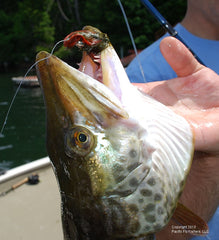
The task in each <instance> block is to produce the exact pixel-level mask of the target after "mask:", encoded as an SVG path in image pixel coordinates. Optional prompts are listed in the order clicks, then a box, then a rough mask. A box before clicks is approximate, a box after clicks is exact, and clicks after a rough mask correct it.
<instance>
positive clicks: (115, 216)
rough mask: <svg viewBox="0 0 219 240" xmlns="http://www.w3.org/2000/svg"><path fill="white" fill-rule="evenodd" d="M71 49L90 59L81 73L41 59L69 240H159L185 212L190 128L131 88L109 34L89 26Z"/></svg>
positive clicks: (74, 37)
mask: <svg viewBox="0 0 219 240" xmlns="http://www.w3.org/2000/svg"><path fill="white" fill-rule="evenodd" d="M64 46H66V47H70V48H71V47H73V46H76V47H78V48H79V49H81V50H82V51H83V56H82V62H81V63H80V66H79V69H75V68H73V67H71V66H70V65H68V64H67V63H65V62H64V61H62V60H61V59H59V58H57V57H55V56H53V55H52V56H51V55H50V54H49V53H47V52H44V51H42V52H39V53H38V54H37V57H36V61H37V65H36V69H37V76H38V79H39V81H40V85H41V88H42V92H43V96H44V102H45V106H46V121H47V124H46V126H47V127H46V128H47V129H46V131H47V143H46V144H47V151H48V155H49V157H50V159H51V162H52V166H53V170H54V173H55V176H56V178H57V182H58V186H59V191H60V196H61V211H62V223H63V232H64V239H65V240H70V239H71V240H72V239H74V240H84V239H86V240H89V239H91V240H93V239H95V240H97V239H103V240H116V239H118V240H119V239H126V240H132V239H133V240H134V239H135V240H143V239H144V240H148V239H153V237H154V234H155V233H156V232H158V231H160V230H161V229H163V228H164V227H165V226H166V225H167V224H168V222H169V221H170V219H171V217H172V216H173V214H174V211H175V209H176V208H177V206H178V200H179V197H180V195H181V193H182V191H183V188H184V185H185V181H186V178H187V175H188V173H189V170H190V167H191V163H192V158H193V152H194V136H193V132H192V130H191V126H190V124H189V123H188V122H187V121H186V120H185V119H184V118H183V117H182V116H180V115H178V114H176V113H175V112H174V111H173V110H171V109H170V108H168V107H166V106H165V105H163V104H161V103H160V102H158V101H156V100H155V99H153V98H152V97H150V96H148V95H146V94H144V93H142V92H141V91H139V90H138V89H137V88H136V87H134V86H133V85H132V84H131V83H130V81H129V79H128V77H127V75H126V72H125V70H124V68H123V66H122V64H121V61H120V59H119V57H118V55H117V54H116V51H115V50H114V48H113V46H112V45H111V43H110V41H109V38H108V36H107V34H104V33H102V32H101V31H100V30H98V29H97V28H94V27H91V26H86V27H84V28H83V29H82V30H80V31H75V32H73V33H71V34H69V35H68V36H67V37H66V38H65V40H64Z"/></svg>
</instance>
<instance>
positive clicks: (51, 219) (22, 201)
mask: <svg viewBox="0 0 219 240" xmlns="http://www.w3.org/2000/svg"><path fill="white" fill-rule="evenodd" d="M33 174H35V175H34V176H36V174H38V176H39V183H37V184H33V185H31V184H27V183H24V182H26V181H25V179H27V178H28V176H31V175H33ZM23 183H24V184H23ZM60 203H61V201H60V196H59V190H58V185H57V182H56V178H55V175H54V173H53V169H52V165H51V163H50V160H49V158H48V157H45V158H42V159H39V160H36V161H33V162H31V163H27V164H24V165H22V166H19V167H16V168H14V169H11V170H8V171H6V172H5V173H4V174H3V175H1V176H0V213H1V218H0V226H1V237H0V238H1V240H14V239H22V240H30V239H31V240H39V239H46V240H60V239H63V233H62V222H61V210H60Z"/></svg>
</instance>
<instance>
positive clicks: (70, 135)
mask: <svg viewBox="0 0 219 240" xmlns="http://www.w3.org/2000/svg"><path fill="white" fill-rule="evenodd" d="M93 145H94V137H93V134H92V132H91V131H89V130H88V129H87V128H84V127H81V126H76V127H74V128H71V129H69V130H68V131H67V133H66V136H65V149H66V154H67V155H68V156H70V157H72V156H73V155H75V153H76V154H79V155H82V156H84V155H86V154H88V153H89V152H90V151H91V149H92V147H93Z"/></svg>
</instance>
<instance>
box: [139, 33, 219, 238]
mask: <svg viewBox="0 0 219 240" xmlns="http://www.w3.org/2000/svg"><path fill="white" fill-rule="evenodd" d="M160 49H161V52H162V54H163V56H164V57H165V59H166V60H167V62H168V63H169V64H170V65H171V67H172V68H173V70H174V71H175V72H176V74H177V76H178V77H177V78H175V79H172V80H168V81H162V82H152V83H146V84H135V86H137V87H138V88H139V89H140V90H142V91H144V92H146V93H147V94H149V95H151V96H152V97H153V98H155V99H157V100H158V101H160V102H162V103H163V104H165V105H166V106H168V107H170V108H172V109H173V111H175V112H176V113H178V114H179V115H182V116H183V117H185V118H186V119H187V121H188V122H189V123H190V125H191V127H192V129H193V132H194V136H195V154H194V159H193V163H192V167H191V171H190V173H189V176H188V178H187V182H186V186H185V189H184V191H183V194H182V196H181V198H180V202H181V203H183V204H184V205H185V206H186V207H188V208H190V209H191V210H192V211H193V212H194V213H196V214H197V215H198V216H200V217H201V218H203V219H204V220H205V221H208V220H209V219H210V218H211V217H212V215H213V214H214V212H215V210H216V208H217V207H218V203H219V76H218V75H217V74H216V73H215V72H214V71H212V70H210V69H209V68H206V67H204V66H203V65H201V64H200V63H198V62H197V60H196V59H195V58H194V57H193V56H192V54H191V53H190V52H189V51H188V49H187V48H186V47H185V46H184V45H183V44H182V43H180V42H179V41H178V40H176V39H175V38H173V37H167V38H165V39H163V40H162V42H161V44H160ZM172 225H177V224H176V223H175V222H174V220H171V221H170V223H169V224H168V226H167V227H166V228H164V229H163V230H162V231H161V232H160V233H158V234H156V239H158V240H161V239H162V240H164V239H165V240H166V239H168V240H169V239H171V240H174V239H177V240H180V239H188V236H187V237H186V236H185V235H180V234H171V228H172Z"/></svg>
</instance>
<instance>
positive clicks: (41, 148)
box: [0, 0, 186, 169]
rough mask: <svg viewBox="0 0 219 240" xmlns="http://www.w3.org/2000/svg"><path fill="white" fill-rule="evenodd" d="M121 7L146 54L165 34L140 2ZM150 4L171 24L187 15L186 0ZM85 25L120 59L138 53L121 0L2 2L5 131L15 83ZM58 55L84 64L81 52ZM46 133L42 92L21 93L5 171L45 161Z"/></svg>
mask: <svg viewBox="0 0 219 240" xmlns="http://www.w3.org/2000/svg"><path fill="white" fill-rule="evenodd" d="M121 2H122V4H123V6H124V9H125V12H126V14H127V17H128V21H129V24H130V27H131V30H132V33H133V36H134V39H135V43H136V46H137V49H139V50H141V49H144V48H145V47H147V46H148V45H150V44H151V43H152V42H154V41H155V40H156V39H158V38H159V37H160V36H162V35H163V34H164V33H165V32H164V30H163V29H162V27H161V26H160V24H159V23H158V22H157V21H156V20H155V19H154V17H153V16H151V15H150V14H149V12H148V11H147V10H146V8H144V6H143V5H142V4H141V2H140V0H126V1H124V0H123V1H121ZM151 2H152V3H153V5H154V6H155V7H156V8H157V9H158V10H159V11H160V12H161V14H162V15H163V16H164V17H165V18H166V19H167V20H168V21H169V22H170V23H171V24H172V25H175V24H176V23H177V22H179V21H180V20H181V19H182V18H183V16H184V14H185V11H186V1H185V0H167V1H162V0H153V1H152V0H151ZM85 25H92V26H94V27H97V28H99V29H100V30H101V31H102V32H105V33H107V34H108V36H109V38H110V40H111V43H112V44H113V46H114V47H115V49H116V51H117V53H118V55H119V56H120V57H121V58H123V57H125V56H127V55H129V54H130V50H132V49H133V46H132V44H131V41H130V38H129V34H128V31H127V28H126V25H125V22H124V19H123V15H122V13H121V10H120V7H119V4H118V2H117V1H116V0H113V1H112V0H89V1H88V0H83V1H82V0H81V1H80V0H37V1H35V0H23V1H21V0H20V1H18V0H1V1H0V128H2V124H3V122H4V118H5V115H6V112H7V110H8V107H9V105H10V101H11V99H12V98H13V95H14V93H15V91H16V88H17V86H15V85H14V84H13V83H12V81H11V78H12V77H16V76H19V75H23V76H24V75H25V72H26V71H27V69H28V68H29V67H30V66H31V65H32V64H33V63H34V60H35V56H36V53H37V52H39V51H40V50H46V51H49V52H50V51H51V50H52V48H53V46H54V44H55V43H56V42H57V41H59V40H62V39H64V37H65V36H66V35H68V34H69V33H70V32H72V31H76V30H80V29H82V27H83V26H85ZM55 55H57V56H58V57H60V58H62V59H63V60H64V61H67V62H68V63H70V64H71V65H74V66H77V63H78V62H79V61H80V53H79V52H78V51H77V49H72V50H67V49H65V48H64V47H63V46H62V45H61V44H60V45H58V47H57V48H56V51H55ZM35 74H36V73H35V72H34V71H33V72H31V73H30V75H35ZM45 131H46V130H45V109H44V105H43V99H42V95H41V91H40V88H39V87H38V88H37V87H35V88H21V89H20V91H19V93H18V95H17V97H16V100H15V103H14V105H13V107H12V110H11V113H10V115H9V118H8V121H7V125H6V127H5V129H4V131H3V134H2V135H0V168H1V169H10V168H12V167H15V166H18V165H20V164H23V163H27V162H30V161H33V160H36V159H39V158H41V157H44V156H46V155H47V153H46V148H45Z"/></svg>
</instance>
